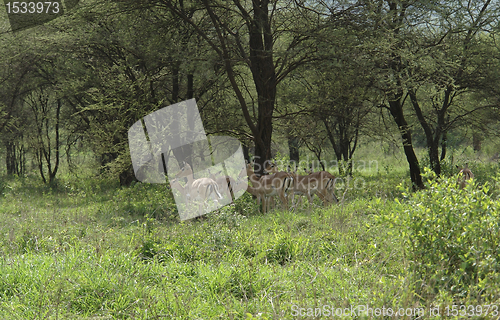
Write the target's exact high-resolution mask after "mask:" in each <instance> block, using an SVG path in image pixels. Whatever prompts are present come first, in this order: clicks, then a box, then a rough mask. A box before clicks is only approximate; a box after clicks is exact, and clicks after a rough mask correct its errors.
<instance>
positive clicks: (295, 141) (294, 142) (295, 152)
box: [288, 137, 300, 163]
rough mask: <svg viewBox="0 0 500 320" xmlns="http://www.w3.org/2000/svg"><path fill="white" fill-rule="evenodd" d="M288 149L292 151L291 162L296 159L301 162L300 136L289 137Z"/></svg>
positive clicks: (296, 161)
mask: <svg viewBox="0 0 500 320" xmlns="http://www.w3.org/2000/svg"><path fill="white" fill-rule="evenodd" d="M288 150H289V153H290V162H292V161H294V162H295V163H299V161H300V155H299V138H298V137H288Z"/></svg>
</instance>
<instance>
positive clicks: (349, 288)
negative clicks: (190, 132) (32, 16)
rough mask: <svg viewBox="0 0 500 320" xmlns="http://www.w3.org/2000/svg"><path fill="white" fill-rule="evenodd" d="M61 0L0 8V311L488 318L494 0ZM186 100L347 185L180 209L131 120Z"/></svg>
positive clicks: (492, 295) (495, 269)
mask: <svg viewBox="0 0 500 320" xmlns="http://www.w3.org/2000/svg"><path fill="white" fill-rule="evenodd" d="M64 2H65V3H66V4H65V6H66V9H67V10H65V13H64V14H63V15H61V16H60V17H58V18H56V19H54V20H51V21H48V22H47V23H44V24H38V25H35V26H33V27H31V28H24V29H19V30H12V28H11V25H10V24H9V20H8V17H7V14H6V12H5V11H3V10H0V219H2V221H3V223H2V224H1V225H0V235H1V236H0V250H1V253H2V258H3V259H1V260H0V318H2V319H4V318H5V319H42V318H48V319H59V318H61V319H70V318H91V319H97V318H118V319H125V318H131V319H160V318H168V319H228V318H229V319H254V318H257V319H292V318H303V319H312V318H318V317H319V316H320V315H324V316H327V314H326V313H322V314H318V313H317V312H319V311H318V310H323V309H322V308H323V306H325V305H328V306H330V307H334V308H351V307H356V306H368V307H370V308H386V309H387V308H392V309H393V310H395V311H397V309H399V308H404V310H406V311H407V314H405V315H404V316H399V317H396V318H407V319H415V318H416V317H417V316H418V314H420V313H421V312H425V316H424V317H423V318H432V315H431V314H430V310H434V311H436V310H437V309H436V308H439V312H440V314H441V317H444V318H446V317H447V316H448V315H450V317H451V318H456V319H458V318H464V317H466V316H467V317H471V318H491V317H498V316H499V315H496V314H495V310H497V309H495V308H497V307H498V304H499V303H500V289H499V288H500V261H499V260H500V250H499V248H500V234H499V230H500V228H499V227H500V226H499V223H500V219H499V218H500V217H499V214H500V213H499V209H500V208H499V206H500V203H499V195H500V193H499V191H498V182H499V179H500V170H499V169H500V168H499V167H498V158H499V156H498V155H499V151H498V146H499V140H498V133H499V130H498V129H499V128H500V126H499V122H498V120H499V119H500V118H499V112H498V110H499V107H500V48H499V46H498V35H499V32H500V29H499V28H500V25H499V23H498V21H500V2H497V1H491V0H477V1H476V0H475V1H465V0H463V1H462V0H459V1H447V0H436V1H430V0H422V1H414V0H347V1H301V0H253V1H249V0H232V1H219V0H184V1H170V0H115V1H107V0H106V1H101V0H82V1H74V0H72V1H69V0H66V1H64ZM77 3H78V4H77ZM192 98H195V99H196V101H197V104H198V108H199V111H200V115H201V119H202V121H203V126H204V128H205V130H206V132H207V133H208V134H210V135H226V136H232V137H235V138H237V139H238V140H239V141H240V142H241V144H242V145H243V151H244V153H245V156H246V158H247V160H250V158H253V159H254V160H255V161H256V162H257V163H260V164H262V163H263V162H264V161H266V160H269V159H271V158H274V159H277V160H280V161H282V162H283V163H284V164H286V165H287V164H289V163H291V161H295V162H296V163H298V162H299V161H302V163H303V167H304V168H306V167H309V165H314V168H315V169H316V170H317V169H318V168H320V169H324V170H328V171H330V172H331V173H333V174H335V175H336V176H338V177H339V180H338V181H337V186H336V193H337V196H338V198H339V199H340V200H341V201H340V203H339V204H337V205H334V206H331V207H327V208H324V207H321V206H320V202H319V201H318V199H316V201H317V203H316V204H315V205H314V206H313V209H312V210H310V211H309V210H306V209H305V208H306V206H304V208H298V209H295V210H291V211H284V210H281V209H279V208H278V209H276V210H275V211H272V212H270V213H269V214H266V215H263V214H261V213H259V209H258V208H257V205H256V204H255V201H254V200H253V199H252V197H251V196H250V195H248V194H246V195H245V196H243V197H242V198H240V199H238V200H237V201H236V202H235V203H233V204H231V205H229V206H226V207H223V208H222V209H220V210H217V211H216V212H213V213H211V214H208V215H206V216H205V217H203V218H202V219H194V220H189V221H180V219H179V216H178V212H177V209H176V205H175V202H174V200H173V197H172V193H171V191H170V189H169V187H167V185H166V184H159V185H156V184H146V183H141V182H138V181H137V179H136V177H135V173H136V172H134V170H133V167H132V163H131V158H130V152H129V144H128V143H129V141H128V136H127V132H128V129H129V128H130V126H131V125H132V124H134V123H136V122H137V121H138V120H139V119H141V118H143V117H145V116H146V115H148V114H150V113H152V112H154V111H156V110H159V109H161V108H164V107H167V106H169V105H171V104H174V103H177V102H180V101H184V100H188V99H192ZM170 151H172V153H173V155H170ZM163 157H164V158H163V159H165V158H167V157H171V158H170V159H174V160H173V161H177V162H178V163H179V165H180V163H181V162H182V160H183V159H181V157H180V156H179V155H178V154H176V153H175V151H173V150H172V148H171V150H169V151H168V153H167V152H166V151H165V153H164V154H163ZM160 158H161V157H160ZM466 163H468V165H469V167H470V168H471V169H472V171H473V172H474V175H475V177H476V178H475V179H474V180H473V181H472V182H471V183H470V184H469V185H468V186H467V187H466V188H465V189H464V190H460V189H459V188H457V186H456V181H457V180H456V179H457V176H456V174H457V172H458V171H457V169H456V167H455V165H460V166H463V165H465V164H466ZM453 305H458V306H459V307H453ZM460 306H467V307H468V308H466V309H465V311H464V309H463V307H462V308H460ZM471 306H473V308H471ZM487 306H489V307H487ZM301 308H302V309H301ZM315 308H319V309H318V310H316V309H315ZM420 308H423V309H420ZM431 308H432V309H431ZM488 308H489V309H488ZM487 309H488V312H489V313H488V314H487V315H485V313H486V310H487ZM339 310H340V309H339ZM329 311H330V312H331V309H329ZM334 311H335V310H334ZM358 311H360V310H359V309H358ZM410 311H411V312H410ZM322 312H323V311H322ZM446 312H447V313H448V314H446ZM463 312H466V313H465V314H464V313H463ZM498 312H500V311H498ZM415 314H417V315H415ZM374 316H376V315H366V316H365V315H363V314H357V315H353V314H351V315H348V316H347V317H346V319H348V318H353V319H354V318H355V319H358V318H373V317H374ZM388 316H389V315H387V314H386V318H387V317H388ZM434 316H435V317H434V318H439V316H437V315H436V314H434Z"/></svg>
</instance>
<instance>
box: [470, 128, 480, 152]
mask: <svg viewBox="0 0 500 320" xmlns="http://www.w3.org/2000/svg"><path fill="white" fill-rule="evenodd" d="M472 147H473V148H474V151H476V152H478V151H481V135H480V134H479V133H477V132H473V133H472Z"/></svg>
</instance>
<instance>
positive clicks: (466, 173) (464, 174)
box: [457, 164, 474, 189]
mask: <svg viewBox="0 0 500 320" xmlns="http://www.w3.org/2000/svg"><path fill="white" fill-rule="evenodd" d="M457 169H459V170H460V172H459V173H458V180H457V185H458V187H459V189H463V188H465V186H466V185H467V180H470V179H474V174H473V173H472V171H471V170H470V169H469V166H468V164H465V167H464V168H460V167H459V166H457Z"/></svg>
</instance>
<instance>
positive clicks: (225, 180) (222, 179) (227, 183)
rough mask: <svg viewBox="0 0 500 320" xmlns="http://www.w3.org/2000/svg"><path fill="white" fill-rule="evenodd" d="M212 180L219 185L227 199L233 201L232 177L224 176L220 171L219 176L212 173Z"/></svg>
mask: <svg viewBox="0 0 500 320" xmlns="http://www.w3.org/2000/svg"><path fill="white" fill-rule="evenodd" d="M210 179H212V180H214V181H215V183H217V186H220V187H221V188H222V191H224V192H225V194H226V197H228V198H229V199H231V180H232V179H230V177H228V176H225V175H222V172H221V171H219V172H218V173H217V175H215V174H213V173H210ZM219 190H220V189H219Z"/></svg>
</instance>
